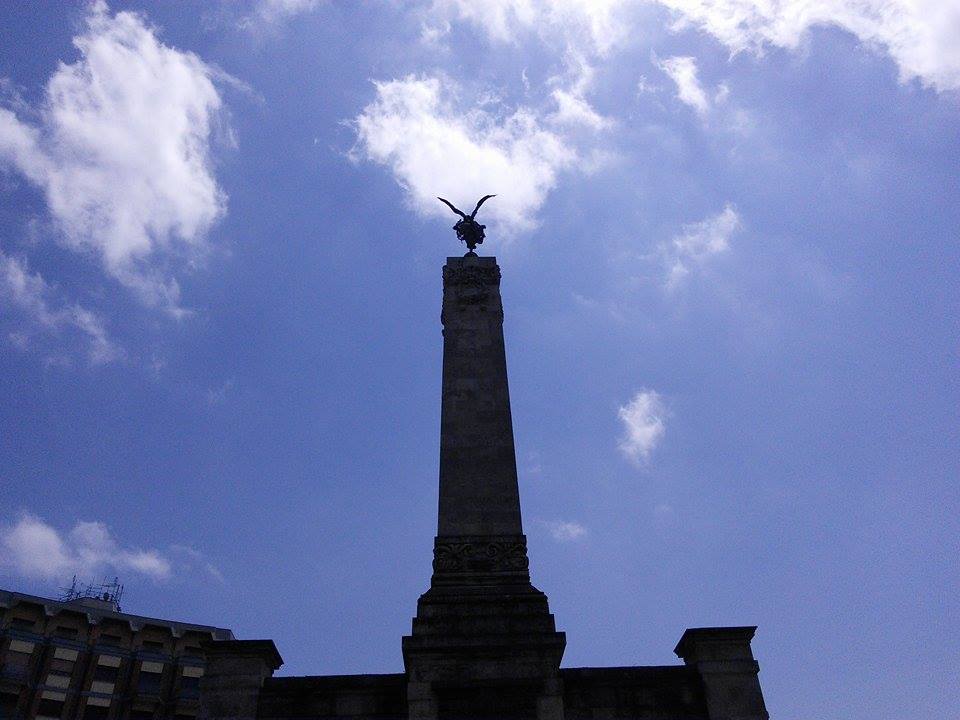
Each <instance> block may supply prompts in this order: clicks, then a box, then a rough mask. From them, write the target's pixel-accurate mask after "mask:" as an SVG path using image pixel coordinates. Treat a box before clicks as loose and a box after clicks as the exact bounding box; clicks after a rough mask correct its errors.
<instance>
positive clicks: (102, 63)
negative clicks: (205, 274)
mask: <svg viewBox="0 0 960 720" xmlns="http://www.w3.org/2000/svg"><path fill="white" fill-rule="evenodd" d="M73 42H74V45H75V46H76V47H77V49H78V50H79V51H80V54H81V57H80V59H79V60H77V61H76V62H75V63H73V64H69V65H68V64H63V63H61V64H60V65H59V67H58V68H57V70H56V72H54V74H53V76H52V77H51V78H50V80H49V82H48V83H47V87H46V95H45V100H44V102H43V104H42V105H41V107H39V108H38V109H37V111H36V114H37V117H38V120H37V122H36V124H31V122H29V121H25V120H22V119H20V118H19V117H17V116H16V115H15V114H14V113H12V112H10V111H9V110H5V109H0V165H2V164H7V165H10V166H12V167H14V168H16V169H17V170H19V171H20V172H21V173H22V174H23V175H24V176H25V177H26V178H27V179H29V180H30V181H31V182H32V183H33V184H35V185H36V186H37V187H39V188H41V189H42V190H43V192H44V193H45V195H46V199H47V205H48V207H49V211H50V213H51V215H52V216H53V218H54V220H55V221H56V224H57V226H58V227H59V228H60V230H61V231H62V233H63V236H64V239H65V241H66V243H67V244H68V245H69V246H70V247H71V248H73V249H75V250H77V251H78V252H83V253H87V252H90V251H92V252H94V253H95V254H97V255H98V256H99V257H100V258H101V260H102V263H103V265H104V267H105V269H106V270H107V272H109V273H110V274H111V275H112V276H113V277H114V278H116V279H117V280H119V281H120V282H121V283H123V284H124V285H126V286H127V287H130V288H133V289H134V290H136V291H137V292H138V293H139V295H140V296H141V297H142V298H143V300H144V301H145V302H147V303H149V304H153V305H159V306H163V307H166V308H168V309H171V310H173V311H176V309H177V306H178V299H179V288H178V285H177V282H176V280H175V279H174V278H172V277H170V276H169V272H168V265H169V262H170V260H171V259H173V258H174V257H177V256H187V257H189V258H190V259H195V258H196V257H198V256H199V255H200V254H201V253H202V251H203V249H204V245H205V236H206V233H207V232H208V230H209V229H210V228H211V227H212V225H213V224H214V223H215V222H216V221H217V220H218V219H219V218H220V217H221V216H222V215H223V213H224V211H225V203H226V197H225V195H224V194H223V192H222V191H221V190H220V188H219V187H218V186H217V183H216V180H215V178H214V175H213V169H212V166H211V162H210V142H211V136H212V133H213V131H214V129H215V124H216V122H217V120H218V117H219V113H220V110H221V107H222V103H221V98H220V95H219V94H218V92H217V89H216V87H215V86H214V79H215V77H217V76H218V73H217V72H216V71H215V70H214V69H212V68H211V67H209V66H208V65H206V64H205V63H203V61H201V60H200V59H199V58H198V57H197V56H196V55H194V54H193V53H190V52H182V51H179V50H176V49H174V48H171V47H168V46H166V45H164V44H163V43H161V42H160V41H159V40H158V39H157V36H156V34H155V32H154V30H153V28H151V27H149V26H148V25H147V24H146V21H145V20H144V18H142V17H141V16H140V15H138V14H136V13H132V12H119V13H117V14H116V15H113V16H111V15H110V14H109V12H108V10H107V7H106V5H105V3H102V2H100V3H95V4H94V5H93V6H92V7H91V11H90V14H89V16H88V17H87V27H86V30H85V31H84V32H83V33H82V34H80V35H78V36H77V37H75V38H74V41H73Z"/></svg>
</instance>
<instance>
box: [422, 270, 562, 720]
mask: <svg viewBox="0 0 960 720" xmlns="http://www.w3.org/2000/svg"><path fill="white" fill-rule="evenodd" d="M441 321H442V323H443V388H442V392H441V409H440V502H439V513H438V518H437V537H436V540H435V543H434V557H433V576H432V578H431V581H430V589H429V590H428V591H427V592H426V593H424V594H423V595H421V596H420V600H419V601H418V603H417V615H416V617H415V618H414V620H413V631H412V632H411V634H410V635H409V636H407V637H405V638H403V658H404V665H405V667H406V671H407V683H408V684H407V702H408V712H409V717H410V718H411V719H412V718H416V719H417V720H434V719H436V718H440V719H441V720H443V719H444V718H445V717H455V716H456V717H467V716H472V717H498V716H505V717H511V718H514V717H524V718H530V720H534V719H536V720H562V718H563V688H562V682H561V680H560V678H559V667H560V658H561V657H562V656H563V650H564V646H565V644H566V638H565V636H564V634H563V633H562V632H557V629H556V625H555V623H554V619H553V615H551V614H550V609H549V606H548V603H547V597H546V595H544V594H543V593H542V592H540V591H539V590H537V589H536V588H535V587H533V585H531V583H530V573H529V569H528V565H529V563H528V560H527V541H526V537H525V536H524V534H523V526H522V523H521V519H520V492H519V489H518V484H517V463H516V451H515V450H514V442H513V421H512V419H511V414H510V393H509V390H508V386H507V362H506V353H505V351H504V343H503V305H502V303H501V300H500V268H499V267H498V266H497V261H496V259H495V258H492V257H477V256H476V255H468V256H466V257H462V258H459V257H456V258H448V259H447V264H446V266H445V267H444V268H443V312H442V315H441Z"/></svg>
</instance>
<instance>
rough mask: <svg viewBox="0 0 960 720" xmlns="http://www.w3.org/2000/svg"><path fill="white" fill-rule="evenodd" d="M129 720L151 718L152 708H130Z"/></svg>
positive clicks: (146, 719) (151, 719) (148, 719)
mask: <svg viewBox="0 0 960 720" xmlns="http://www.w3.org/2000/svg"><path fill="white" fill-rule="evenodd" d="M130 720H153V710H131V711H130Z"/></svg>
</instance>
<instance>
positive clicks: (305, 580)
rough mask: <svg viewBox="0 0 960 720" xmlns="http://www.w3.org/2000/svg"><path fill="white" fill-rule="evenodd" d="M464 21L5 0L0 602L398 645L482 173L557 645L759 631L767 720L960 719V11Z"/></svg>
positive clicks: (310, 643)
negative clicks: (707, 629) (30, 600)
mask: <svg viewBox="0 0 960 720" xmlns="http://www.w3.org/2000/svg"><path fill="white" fill-rule="evenodd" d="M476 7H478V8H479V7H480V5H477V6H476ZM482 8H483V9H482V10H479V9H474V5H473V4H469V3H466V2H458V1H456V0H433V1H432V2H412V1H411V2H399V1H397V2H390V3H373V2H371V3H362V4H357V3H347V2H333V1H332V0H331V1H329V2H304V1H302V0H300V1H298V0H285V1H273V2H260V3H239V2H237V3H223V4H217V3H199V2H197V3H186V2H185V3H175V4H174V3H163V4H142V3H124V4H120V3H114V4H113V5H111V6H110V7H107V6H105V5H102V4H100V5H80V4H74V3H66V4H62V5H60V4H56V3H44V4H30V5H27V4H22V3H8V4H4V5H0V198H2V202H0V472H2V477H0V493H2V497H0V583H2V586H3V587H5V588H10V589H15V590H21V591H25V592H33V593H38V594H41V595H50V594H53V593H55V592H56V591H57V588H58V587H60V586H61V585H63V584H67V583H69V580H70V577H71V576H72V575H73V574H74V573H75V572H76V573H79V574H80V575H81V577H83V578H88V579H91V580H92V579H99V578H100V577H101V576H103V575H113V574H117V575H119V576H120V577H121V580H122V581H123V582H124V583H125V584H126V588H127V589H126V595H125V609H126V610H128V611H130V612H136V613H139V614H145V615H155V616H161V617H170V618H176V619H182V620H187V621H194V622H202V623H210V624H216V625H220V626H227V627H230V628H232V629H233V630H234V631H235V632H236V634H237V635H238V636H239V637H244V638H259V637H270V638H273V639H274V640H275V641H276V643H277V645H278V647H279V649H280V651H281V653H282V654H283V656H284V658H285V660H286V663H287V664H286V665H285V666H284V668H283V670H282V672H283V673H285V674H322V673H355V672H399V671H401V670H402V660H401V656H400V641H399V639H400V636H401V635H403V634H405V633H406V632H408V631H409V622H410V618H411V617H412V615H413V614H414V611H415V603H416V598H417V596H418V594H419V593H421V592H423V591H424V590H425V589H426V588H427V586H428V582H429V572H430V560H431V548H432V536H433V533H434V531H435V522H436V481H437V457H438V427H439V407H440V403H439V390H440V353H441V340H442V339H441V335H440V326H439V309H440V267H441V266H442V264H443V263H444V259H445V257H446V256H447V255H456V254H459V253H460V252H461V251H462V248H460V247H458V245H457V244H456V240H455V237H454V235H453V233H452V231H451V230H450V226H451V225H452V222H453V220H454V219H455V218H454V216H453V215H451V214H450V213H449V211H448V210H447V209H446V208H445V207H443V206H442V205H441V204H440V203H439V202H437V201H436V200H434V199H433V198H434V196H435V195H443V196H444V197H448V198H450V199H451V200H453V201H454V202H455V203H457V204H459V205H461V206H464V205H472V203H473V202H474V201H475V200H476V198H478V197H479V196H481V195H483V194H486V193H497V194H498V197H497V198H495V199H493V200H491V201H490V202H489V203H487V205H485V206H484V208H483V210H482V211H481V218H482V219H483V220H484V222H486V223H487V225H488V241H487V243H485V244H484V246H483V248H482V249H483V250H484V251H485V252H487V253H488V254H495V255H496V256H497V257H498V259H499V262H500V265H501V267H502V270H503V287H502V290H503V296H504V303H505V309H506V324H505V332H506V337H507V355H508V365H509V372H510V382H511V396H512V401H513V413H514V425H515V432H516V439H517V454H518V464H519V468H520V474H521V478H520V483H521V496H522V503H523V512H524V520H525V528H526V532H527V535H528V537H529V544H530V554H531V567H532V573H533V577H534V582H535V584H536V585H537V586H538V587H540V588H541V589H543V590H544V591H545V592H546V593H547V594H548V595H549V597H550V599H551V606H552V608H553V611H554V613H555V614H556V617H557V623H558V626H559V627H560V628H561V629H563V630H565V631H566V632H567V636H568V647H567V652H566V655H565V659H564V664H565V665H566V666H568V667H574V666H584V665H635V664H669V663H672V662H675V661H676V659H675V658H674V657H673V655H672V653H671V650H672V648H673V646H674V644H675V642H676V641H677V639H679V637H680V635H681V633H682V632H683V630H684V628H686V627H690V626H703V625H726V624H729V625H738V624H756V625H759V630H758V633H757V636H756V639H755V641H754V650H755V653H756V655H757V657H758V659H759V661H760V663H761V681H762V683H763V687H764V691H765V695H766V699H767V705H768V708H769V710H770V712H771V714H772V715H773V716H774V717H778V718H798V719H799V718H810V717H845V718H871V719H873V718H902V717H910V716H927V717H950V716H953V715H956V714H957V713H960V693H958V691H957V688H958V687H960V676H958V671H957V668H958V667H960V655H958V650H957V648H958V647H960V643H958V637H957V632H956V626H957V624H958V621H960V612H958V609H960V608H958V602H957V594H956V588H957V583H958V580H960V577H958V576H960V571H958V567H960V565H958V563H957V561H956V557H957V551H958V546H957V545H958V544H957V538H958V531H960V522H958V520H957V518H958V513H960V498H958V491H957V477H958V470H960V463H958V453H957V448H958V440H960V438H958V427H960V423H958V421H960V417H958V411H957V408H958V407H960V391H958V383H957V320H956V318H957V317H958V312H960V302H958V285H957V280H956V273H957V271H956V268H957V266H958V260H960V252H958V243H957V237H958V230H960V205H958V203H957V202H956V197H957V193H958V190H960V188H958V170H957V169H958V167H960V139H958V138H960V134H958V130H960V93H958V91H960V4H958V3H957V2H956V0H949V1H948V2H947V1H944V0H925V1H923V2H912V3H907V2H899V1H897V2H881V1H880V0H863V1H860V2H852V1H850V2H847V1H845V0H838V1H837V2H824V1H821V2H815V1H814V0H785V1H784V2H782V3H777V4H776V5H775V7H774V9H770V8H769V7H768V4H767V3H761V2H759V1H757V0H704V1H703V2H693V1H692V0H661V1H660V2H654V1H652V0H650V1H647V2H645V1H642V0H606V1H604V2H599V1H598V2H586V1H585V0H584V1H578V0H566V1H564V2H556V3H546V2H542V1H541V0H529V1H527V2H521V0H497V1H496V2H488V3H484V4H483V6H482Z"/></svg>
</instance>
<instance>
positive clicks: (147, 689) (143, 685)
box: [137, 672, 162, 695]
mask: <svg viewBox="0 0 960 720" xmlns="http://www.w3.org/2000/svg"><path fill="white" fill-rule="evenodd" d="M161 677H162V676H161V675H160V674H159V673H152V672H141V673H140V678H139V679H138V680H137V692H138V693H140V694H141V695H159V694H160V679H161Z"/></svg>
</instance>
